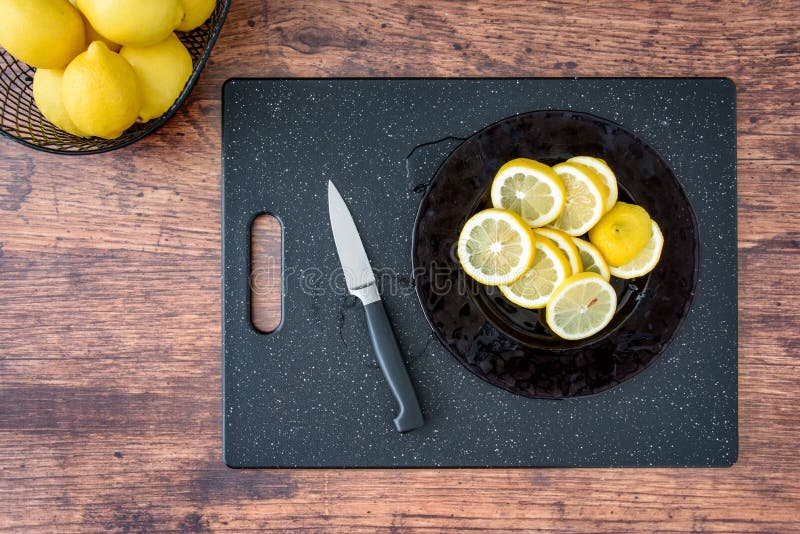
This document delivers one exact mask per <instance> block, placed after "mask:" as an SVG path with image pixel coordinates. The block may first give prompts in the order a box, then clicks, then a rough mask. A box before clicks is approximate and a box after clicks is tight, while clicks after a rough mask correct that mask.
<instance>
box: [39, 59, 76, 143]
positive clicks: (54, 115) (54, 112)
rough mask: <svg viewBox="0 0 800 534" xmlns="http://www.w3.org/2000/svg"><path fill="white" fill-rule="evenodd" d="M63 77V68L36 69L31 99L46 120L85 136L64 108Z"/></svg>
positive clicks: (74, 133) (65, 129)
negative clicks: (62, 94)
mask: <svg viewBox="0 0 800 534" xmlns="http://www.w3.org/2000/svg"><path fill="white" fill-rule="evenodd" d="M63 77H64V70H63V69H36V73H35V74H34V75H33V100H34V101H35V102H36V107H38V108H39V111H41V112H42V115H44V117H45V118H46V119H47V120H49V121H50V122H52V123H53V124H55V125H56V126H58V127H59V128H61V129H62V130H64V131H65V132H69V133H71V134H73V135H80V136H85V135H86V134H84V133H83V132H82V131H81V130H80V129H79V128H78V127H77V126H75V123H73V122H72V119H70V118H69V114H68V113H67V110H66V109H65V108H64V101H63V99H62V97H61V80H62V79H63Z"/></svg>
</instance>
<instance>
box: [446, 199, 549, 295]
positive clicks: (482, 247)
mask: <svg viewBox="0 0 800 534" xmlns="http://www.w3.org/2000/svg"><path fill="white" fill-rule="evenodd" d="M534 243H535V237H534V235H533V230H531V228H530V226H528V225H527V223H526V222H525V221H524V220H522V218H521V217H520V216H519V215H517V214H516V213H514V212H512V211H508V210H501V209H487V210H483V211H479V212H478V213H476V214H475V215H473V216H472V217H471V218H470V219H469V220H468V221H467V222H466V223H465V224H464V227H463V228H462V229H461V235H460V236H459V238H458V247H457V253H458V260H459V262H460V263H461V267H462V268H463V269H464V271H465V272H466V273H467V274H468V275H469V276H471V277H472V278H474V279H475V280H477V281H478V282H480V283H482V284H486V285H488V286H498V285H501V284H510V283H512V282H514V281H515V280H517V279H518V278H520V277H521V276H522V275H524V274H525V272H526V271H527V270H528V269H530V267H531V265H532V264H533V257H534V252H535V249H534Z"/></svg>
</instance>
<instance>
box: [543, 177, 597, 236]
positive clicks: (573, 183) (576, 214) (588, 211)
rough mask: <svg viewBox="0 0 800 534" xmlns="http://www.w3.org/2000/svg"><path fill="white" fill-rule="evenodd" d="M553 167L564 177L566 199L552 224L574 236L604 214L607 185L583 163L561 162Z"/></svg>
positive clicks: (588, 227) (585, 229) (584, 231)
mask: <svg viewBox="0 0 800 534" xmlns="http://www.w3.org/2000/svg"><path fill="white" fill-rule="evenodd" d="M553 170H554V171H555V172H556V174H558V175H559V176H560V177H561V179H562V180H563V181H564V186H565V187H566V190H567V201H566V204H565V206H564V211H562V212H561V215H559V216H558V218H557V219H556V220H554V221H553V222H552V223H550V227H552V228H555V229H556V230H561V231H562V232H565V233H567V234H569V235H572V236H579V235H583V234H585V233H586V232H588V231H589V230H590V229H591V228H592V227H593V226H594V225H595V224H597V221H599V220H600V218H601V217H602V216H603V213H604V212H605V206H606V199H607V198H608V188H607V187H606V186H605V185H603V182H602V179H601V178H600V177H599V176H598V173H597V172H595V171H593V170H592V169H590V168H587V167H584V166H581V165H575V164H573V163H559V164H558V165H556V166H554V167H553Z"/></svg>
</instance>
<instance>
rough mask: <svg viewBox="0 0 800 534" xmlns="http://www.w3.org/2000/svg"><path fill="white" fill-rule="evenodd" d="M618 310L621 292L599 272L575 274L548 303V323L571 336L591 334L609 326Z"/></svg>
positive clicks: (546, 316)
mask: <svg viewBox="0 0 800 534" xmlns="http://www.w3.org/2000/svg"><path fill="white" fill-rule="evenodd" d="M616 311H617V293H616V292H615V291H614V288H613V287H611V284H609V283H608V282H606V281H605V280H603V278H602V277H601V276H600V275H599V274H597V273H579V274H573V275H572V276H570V277H569V278H567V279H566V280H565V281H564V283H563V284H561V286H559V288H558V289H556V290H555V292H554V293H553V295H552V296H551V297H550V300H549V301H548V303H547V310H546V311H545V318H546V321H547V325H548V326H549V327H550V329H551V330H552V331H553V332H554V333H555V334H556V335H557V336H559V337H562V338H564V339H569V340H577V339H584V338H587V337H590V336H592V335H594V334H596V333H597V332H599V331H600V330H602V329H603V328H605V327H606V326H607V325H608V323H610V322H611V319H612V318H613V317H614V313H615V312H616Z"/></svg>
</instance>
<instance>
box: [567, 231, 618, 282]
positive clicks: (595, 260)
mask: <svg viewBox="0 0 800 534" xmlns="http://www.w3.org/2000/svg"><path fill="white" fill-rule="evenodd" d="M572 242H573V243H575V247H577V249H578V252H579V253H580V255H581V263H582V264H583V272H586V273H597V274H599V275H600V276H602V277H603V280H605V281H606V282H608V281H609V280H611V271H610V270H609V268H608V264H607V263H606V260H605V258H603V255H602V254H600V251H599V250H597V247H595V246H594V245H592V244H591V243H589V242H588V241H584V240H583V239H581V238H579V237H573V238H572Z"/></svg>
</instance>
